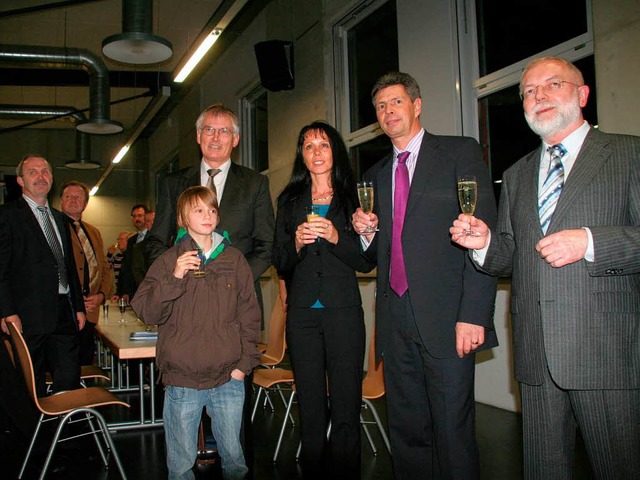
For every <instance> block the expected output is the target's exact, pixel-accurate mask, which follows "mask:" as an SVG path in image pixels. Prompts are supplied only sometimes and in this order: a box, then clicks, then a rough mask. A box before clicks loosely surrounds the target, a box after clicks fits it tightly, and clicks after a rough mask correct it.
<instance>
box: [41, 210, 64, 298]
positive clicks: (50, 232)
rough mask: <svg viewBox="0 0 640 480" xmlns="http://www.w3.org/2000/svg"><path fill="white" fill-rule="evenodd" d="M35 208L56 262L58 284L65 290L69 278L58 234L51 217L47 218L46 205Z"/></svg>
mask: <svg viewBox="0 0 640 480" xmlns="http://www.w3.org/2000/svg"><path fill="white" fill-rule="evenodd" d="M37 208H38V211H39V212H40V216H41V217H42V226H43V227H44V235H45V237H47V243H48V244H49V248H50V249H51V253H53V256H54V257H55V259H56V263H57V264H58V281H59V282H60V286H61V287H62V289H63V290H66V289H67V288H68V287H69V279H68V277H67V268H66V266H65V263H64V254H63V253H62V246H61V245H60V242H59V241H58V236H57V235H56V232H55V230H54V229H53V224H52V223H51V218H49V211H48V210H47V207H43V206H38V207H37Z"/></svg>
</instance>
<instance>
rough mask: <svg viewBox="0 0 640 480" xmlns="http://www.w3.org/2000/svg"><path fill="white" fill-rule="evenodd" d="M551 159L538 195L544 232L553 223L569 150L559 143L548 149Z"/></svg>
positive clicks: (541, 224) (539, 213)
mask: <svg viewBox="0 0 640 480" xmlns="http://www.w3.org/2000/svg"><path fill="white" fill-rule="evenodd" d="M547 151H548V152H549V155H550V156H551V160H550V162H549V173H547V178H546V179H545V181H544V183H543V184H542V188H541V189H540V194H539V195H538V215H539V216H540V226H541V227H542V233H545V234H546V233H547V228H549V224H550V223H551V217H552V216H553V212H554V210H555V209H556V205H557V204H558V198H559V197H560V193H561V192H562V187H563V186H564V167H563V165H562V157H564V156H565V155H566V154H567V150H566V149H565V148H564V146H563V145H562V144H561V143H559V144H557V145H552V146H551V147H549V148H548V149H547Z"/></svg>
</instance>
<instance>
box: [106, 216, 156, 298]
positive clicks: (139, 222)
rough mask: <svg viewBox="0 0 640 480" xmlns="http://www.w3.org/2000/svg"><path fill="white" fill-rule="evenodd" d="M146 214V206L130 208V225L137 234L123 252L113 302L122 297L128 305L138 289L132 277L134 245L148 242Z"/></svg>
mask: <svg viewBox="0 0 640 480" xmlns="http://www.w3.org/2000/svg"><path fill="white" fill-rule="evenodd" d="M148 212H149V209H148V208H147V207H146V205H142V204H137V205H134V206H133V207H131V223H133V226H134V227H135V228H136V231H137V233H136V234H135V235H131V237H129V239H128V240H127V249H126V250H125V251H124V256H123V257H122V265H121V267H120V275H119V277H118V282H117V288H116V294H115V295H114V296H113V297H112V298H111V301H113V302H117V301H118V300H119V299H120V298H121V297H122V298H124V299H125V300H126V302H127V303H129V300H131V298H132V297H133V295H135V293H136V290H137V289H138V285H139V284H138V283H137V282H136V281H135V276H134V263H135V262H134V258H135V253H134V250H135V248H134V247H135V246H136V245H140V247H142V244H143V242H144V241H145V240H148V237H149V230H148V229H147V227H146V219H145V217H146V215H147V213H148Z"/></svg>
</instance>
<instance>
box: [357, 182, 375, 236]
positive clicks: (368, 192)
mask: <svg viewBox="0 0 640 480" xmlns="http://www.w3.org/2000/svg"><path fill="white" fill-rule="evenodd" d="M357 187H358V200H359V201H360V208H362V211H363V212H364V213H366V214H367V215H368V214H370V213H371V212H373V196H374V194H373V183H371V182H358V184H357ZM374 231H375V230H374V228H373V227H367V228H366V229H365V230H364V232H365V233H373V232H374Z"/></svg>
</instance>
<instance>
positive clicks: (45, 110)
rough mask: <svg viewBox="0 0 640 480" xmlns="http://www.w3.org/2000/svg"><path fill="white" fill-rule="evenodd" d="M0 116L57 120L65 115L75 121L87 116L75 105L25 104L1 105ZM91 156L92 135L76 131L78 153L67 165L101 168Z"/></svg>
mask: <svg viewBox="0 0 640 480" xmlns="http://www.w3.org/2000/svg"><path fill="white" fill-rule="evenodd" d="M0 117H5V118H18V119H21V118H32V117H39V118H47V117H51V120H55V119H58V118H63V117H71V118H72V119H73V121H74V122H76V123H79V122H84V121H86V120H87V117H86V116H85V115H84V114H83V113H82V112H78V111H77V110H76V109H75V108H73V107H62V106H60V107H47V106H33V105H29V106H25V105H0ZM90 156H91V137H90V135H89V134H88V133H85V132H81V131H79V130H77V131H76V154H75V158H74V159H73V160H69V161H68V162H66V163H65V165H66V166H67V167H69V168H74V169H79V170H92V169H96V168H100V167H101V165H100V163H98V162H94V161H92V160H91V159H90Z"/></svg>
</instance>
